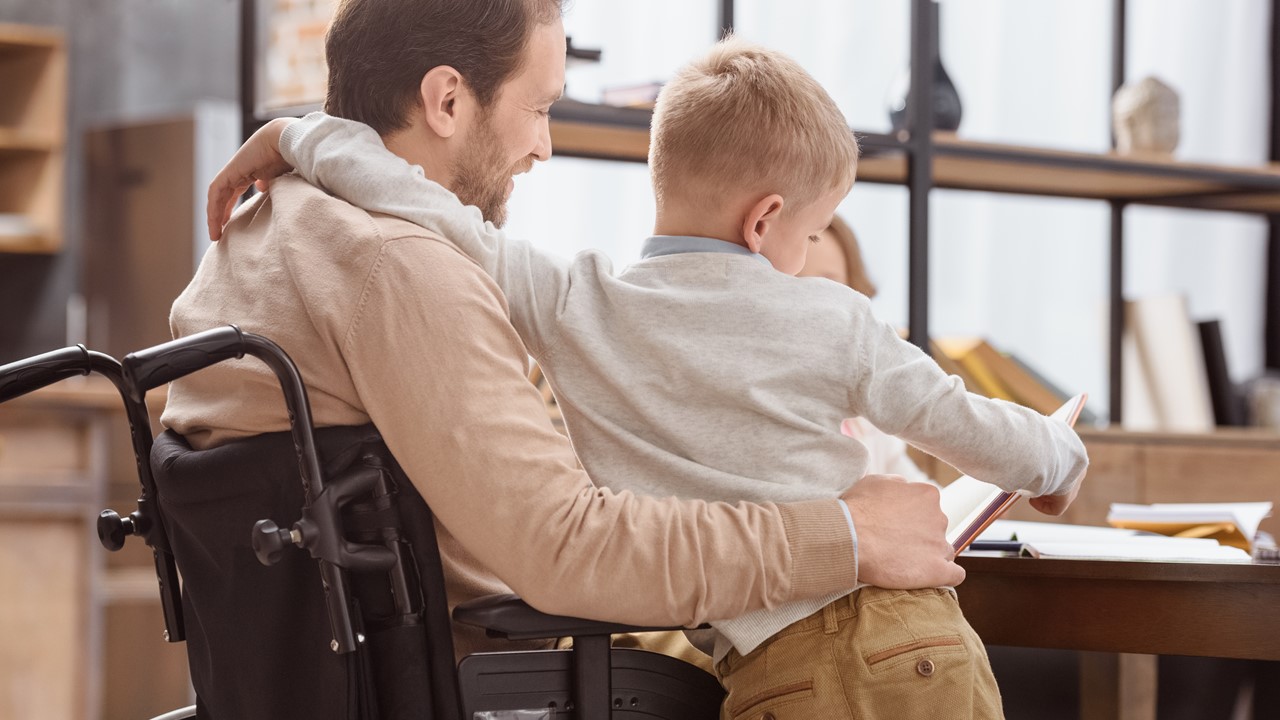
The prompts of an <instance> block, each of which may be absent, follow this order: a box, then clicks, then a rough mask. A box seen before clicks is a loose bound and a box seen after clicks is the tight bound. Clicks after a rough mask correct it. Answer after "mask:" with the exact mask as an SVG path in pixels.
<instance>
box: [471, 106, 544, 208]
mask: <svg viewBox="0 0 1280 720" xmlns="http://www.w3.org/2000/svg"><path fill="white" fill-rule="evenodd" d="M503 155H504V153H503V149H502V144H501V143H500V142H499V141H498V134H497V133H496V132H494V130H493V125H492V124H491V123H490V122H489V118H487V117H485V118H481V119H480V125H479V127H477V128H476V132H475V135H474V136H473V137H472V138H471V140H470V142H468V143H467V149H466V150H465V151H464V153H463V155H462V157H460V158H458V159H457V160H456V161H455V162H454V165H453V193H454V194H455V195H457V196H458V199H459V200H461V201H462V202H463V204H465V205H475V206H476V207H478V208H480V212H481V214H482V215H484V219H485V220H488V221H489V222H491V223H493V224H494V225H495V226H497V227H502V226H503V225H504V224H506V222H507V200H508V193H507V187H508V182H509V181H510V180H511V177H512V176H513V175H516V174H517V173H519V172H523V171H524V170H528V168H527V167H524V168H521V167H520V166H519V165H517V166H510V165H507V161H506V159H505V158H504V157H503ZM525 162H528V161H527V160H526V161H525ZM530 164H532V163H530Z"/></svg>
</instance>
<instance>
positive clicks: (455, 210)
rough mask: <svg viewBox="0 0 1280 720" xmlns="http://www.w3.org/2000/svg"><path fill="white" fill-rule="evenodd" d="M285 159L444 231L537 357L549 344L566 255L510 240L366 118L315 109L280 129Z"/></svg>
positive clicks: (343, 191)
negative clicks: (503, 303)
mask: <svg viewBox="0 0 1280 720" xmlns="http://www.w3.org/2000/svg"><path fill="white" fill-rule="evenodd" d="M280 152H281V154H282V155H283V156H284V159H285V161H286V162H288V163H290V164H291V165H293V166H294V167H295V168H296V169H297V171H298V173H299V174H301V175H302V176H303V177H304V178H306V180H307V181H308V182H310V183H312V184H313V185H317V186H319V187H322V188H324V189H325V190H327V191H329V192H331V193H334V194H336V195H337V196H338V197H341V198H342V199H344V200H346V201H347V202H349V203H351V204H352V205H355V206H357V207H359V208H363V209H364V210H368V211H370V212H377V213H383V214H386V215H394V216H395V217H399V218H402V219H404V220H408V221H409V222H411V223H414V224H415V225H419V226H421V227H423V228H425V229H427V230H429V231H431V232H433V233H436V234H438V235H440V236H441V237H444V238H446V239H448V240H449V241H450V242H452V243H454V244H455V245H457V246H458V247H459V248H460V249H461V250H462V251H463V252H464V253H466V254H467V255H469V256H470V257H471V258H472V259H473V260H475V261H476V263H478V264H479V265H480V267H481V268H482V269H484V271H485V273H486V274H488V275H489V277H491V278H493V279H494V281H496V282H497V283H498V287H499V288H501V289H502V292H503V294H504V295H505V296H506V298H507V301H508V303H509V307H510V317H511V323H512V324H513V325H514V326H515V328H516V331H517V332H518V333H519V334H520V337H521V339H523V340H524V342H525V345H526V346H527V347H528V349H529V352H530V354H532V355H533V356H534V357H540V356H541V355H542V354H543V351H544V349H546V348H549V347H551V346H552V345H554V339H553V337H552V333H553V331H554V330H555V328H556V327H557V326H558V325H557V323H556V322H555V317H556V316H557V314H558V310H559V308H560V307H561V305H562V303H563V302H564V299H565V297H566V296H567V294H568V291H569V279H570V275H569V262H568V261H567V260H565V259H563V258H560V257H558V256H556V255H553V254H551V253H547V252H543V251H541V250H539V249H538V248H536V247H534V246H533V244H532V243H529V242H528V241H524V240H514V239H510V238H508V237H506V235H505V233H503V232H502V231H501V230H499V229H498V228H497V227H495V226H494V225H493V223H490V222H487V221H486V220H485V219H484V217H483V216H482V215H481V213H480V210H479V208H476V207H474V206H469V205H463V204H462V202H461V201H460V200H459V199H458V197H457V196H456V195H454V194H453V193H452V192H450V191H449V190H447V189H445V188H444V187H443V186H441V185H440V184H439V183H436V182H433V181H432V180H429V179H427V177H426V175H425V174H424V173H423V170H422V167H421V166H418V165H410V164H409V163H408V161H406V160H404V159H403V158H401V157H400V156H398V155H395V154H394V153H392V152H391V151H389V150H387V148H386V146H384V145H383V143H382V138H381V137H379V136H378V134H377V133H376V132H374V130H373V129H372V128H370V127H369V126H368V125H365V124H363V123H359V122H355V121H352V120H345V119H342V118H336V117H332V116H329V115H326V114H324V113H321V112H314V113H311V114H309V115H307V116H306V117H305V118H303V119H301V120H299V121H298V122H295V123H293V124H291V125H290V126H289V127H288V128H286V129H285V131H284V134H283V135H281V137H280Z"/></svg>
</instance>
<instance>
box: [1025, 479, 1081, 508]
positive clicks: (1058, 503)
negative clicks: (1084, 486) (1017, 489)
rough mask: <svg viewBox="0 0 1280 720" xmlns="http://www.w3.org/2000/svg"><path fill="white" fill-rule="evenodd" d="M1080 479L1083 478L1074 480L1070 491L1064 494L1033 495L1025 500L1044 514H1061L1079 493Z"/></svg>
mask: <svg viewBox="0 0 1280 720" xmlns="http://www.w3.org/2000/svg"><path fill="white" fill-rule="evenodd" d="M1082 481H1083V478H1081V480H1078V481H1076V483H1075V484H1074V485H1072V486H1071V491H1070V492H1068V493H1066V494H1064V495H1041V496H1040V497H1033V498H1031V499H1030V500H1028V501H1027V502H1029V503H1031V507H1033V508H1035V509H1036V510H1039V511H1040V512H1042V513H1044V514H1045V515H1061V514H1062V513H1064V512H1066V511H1067V508H1068V507H1070V506H1071V503H1072V502H1073V501H1074V500H1075V499H1076V495H1079V494H1080V483H1081V482H1082Z"/></svg>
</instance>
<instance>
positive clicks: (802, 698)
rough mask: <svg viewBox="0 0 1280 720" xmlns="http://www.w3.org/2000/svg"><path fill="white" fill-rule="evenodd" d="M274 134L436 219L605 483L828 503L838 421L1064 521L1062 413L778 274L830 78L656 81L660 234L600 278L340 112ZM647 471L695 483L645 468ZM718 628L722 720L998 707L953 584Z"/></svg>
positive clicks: (1073, 458)
mask: <svg viewBox="0 0 1280 720" xmlns="http://www.w3.org/2000/svg"><path fill="white" fill-rule="evenodd" d="M277 127H278V126H277ZM270 136H271V133H266V134H265V135H264V137H266V138H268V139H267V140H266V142H271V141H272V139H271V137H270ZM259 142H261V141H259ZM251 144H252V143H251ZM279 145H280V150H281V152H282V153H283V156H284V159H285V160H286V161H288V162H290V163H292V164H294V165H295V166H297V168H298V170H299V172H300V173H301V174H303V175H304V176H305V177H306V178H307V179H308V180H310V181H311V182H313V183H315V184H317V185H319V186H321V187H325V188H327V189H329V190H330V191H331V192H336V193H337V194H338V195H340V196H341V197H343V198H345V199H346V200H348V201H349V202H352V203H353V204H355V205H358V206H360V207H362V208H365V209H367V210H370V211H374V212H382V213H387V214H391V215H396V216H399V217H402V218H405V219H407V220H410V221H412V222H415V223H417V224H420V225H422V226H424V227H426V228H427V229H428V230H431V231H434V232H438V233H440V234H441V235H442V236H443V237H445V238H448V239H449V240H450V241H451V242H453V243H454V244H456V245H457V246H458V247H459V248H460V249H461V250H462V251H463V252H465V253H466V254H468V255H470V256H471V257H472V258H473V259H474V260H475V261H476V262H477V263H479V264H480V266H481V267H483V268H484V269H485V271H486V272H487V273H488V274H489V275H490V276H491V277H493V279H494V280H495V281H496V282H497V283H498V285H499V286H500V287H501V288H502V290H503V292H504V294H505V295H506V296H507V298H508V301H509V304H510V311H511V320H512V323H513V325H514V326H515V327H516V329H517V331H518V332H519V333H520V336H521V338H522V339H523V340H524V342H525V344H526V345H527V347H528V350H529V353H530V354H531V355H532V356H533V357H534V358H535V359H536V360H537V361H538V362H539V364H540V365H541V366H542V367H543V369H544V371H545V372H546V375H547V377H548V379H549V380H550V382H551V385H552V387H553V388H554V389H555V391H556V395H557V397H558V399H559V402H560V406H561V409H562V411H563V413H564V418H565V423H566V426H567V427H568V430H569V435H570V438H571V439H572V440H573V444H574V446H575V448H576V450H577V452H578V454H579V456H580V458H581V460H582V463H583V465H584V467H585V468H586V469H587V471H588V473H589V474H591V475H592V476H593V477H602V478H610V479H611V485H612V486H613V487H615V488H617V489H631V490H633V491H636V492H644V493H648V494H656V495H673V494H674V495H681V496H691V497H699V498H704V499H707V500H727V501H736V500H742V499H750V500H764V501H781V500H792V499H812V498H819V497H834V496H835V495H836V494H838V493H839V492H840V491H841V490H842V489H843V487H844V486H845V485H846V481H845V480H844V478H846V477H848V476H849V473H850V472H851V471H852V472H853V473H854V475H853V476H854V477H858V476H860V475H861V474H862V472H861V471H862V470H863V469H865V467H866V460H867V454H866V450H865V448H864V447H863V446H862V445H861V444H859V443H857V442H855V441H852V440H850V439H848V438H845V437H843V436H842V435H841V434H840V424H841V421H842V420H843V419H844V418H847V417H854V416H861V417H865V418H867V419H868V420H869V421H870V422H872V423H873V424H874V425H876V426H877V427H879V428H880V429H882V430H884V431H885V432H887V433H890V434H893V435H897V436H900V437H902V438H904V439H906V440H908V441H909V442H911V443H912V444H914V445H916V446H917V447H920V448H921V449H923V450H925V451H927V452H930V453H932V454H934V455H936V456H938V457H940V458H942V459H943V460H946V461H947V462H949V463H951V464H952V465H954V466H956V467H957V468H959V469H960V470H962V471H963V472H965V473H968V474H970V475H974V476H976V477H980V478H982V479H984V480H987V481H989V482H992V483H995V484H996V485H999V486H1001V487H1003V488H1005V489H1009V490H1018V489H1021V490H1027V491H1029V492H1030V493H1031V494H1032V495H1035V496H1038V497H1036V498H1034V499H1033V500H1032V504H1033V505H1034V506H1036V507H1037V508H1038V509H1040V510H1041V511H1044V512H1050V513H1055V514H1057V513H1061V512H1062V511H1063V510H1064V509H1065V508H1066V505H1067V504H1068V503H1069V502H1070V500H1071V498H1072V497H1074V493H1075V490H1076V487H1077V484H1078V482H1079V480H1080V478H1081V477H1082V476H1083V474H1084V470H1085V467H1086V465H1087V459H1086V456H1085V452H1084V447H1083V445H1082V444H1081V443H1080V440H1079V438H1077V437H1076V435H1075V433H1074V432H1073V431H1072V430H1071V429H1070V428H1069V427H1067V426H1066V424H1064V423H1062V422H1060V421H1056V420H1051V419H1048V418H1045V417H1043V416H1041V415H1039V414H1037V413H1034V412H1032V411H1030V410H1027V409H1025V408H1020V407H1017V406H1014V405H1012V404H1008V403H1002V402H1000V401H993V400H988V399H985V398H981V397H978V396H975V395H970V394H968V393H966V392H965V390H964V388H963V385H962V384H961V382H960V381H959V379H958V378H954V377H948V376H946V375H945V374H944V373H942V371H941V370H940V369H939V368H938V367H937V365H936V364H934V363H933V361H932V360H930V359H929V358H928V357H927V356H926V355H924V354H923V353H921V352H920V351H919V350H918V349H917V348H916V347H914V346H912V345H910V344H908V343H906V342H904V341H902V340H901V339H900V338H899V337H898V335H897V333H896V332H895V331H894V329H893V328H892V327H890V326H888V325H886V324H884V323H880V322H878V321H876V320H875V318H874V317H873V316H872V314H871V311H870V306H869V302H868V300H867V298H866V297H865V296H862V295H860V294H858V293H857V292H855V291H853V290H850V289H849V288H847V287H843V286H840V285H837V284H835V283H832V282H829V281H825V280H821V279H801V278H796V277H793V276H794V274H795V273H796V272H797V271H799V270H800V268H801V266H802V265H803V263H804V259H805V255H806V252H807V249H808V246H809V244H810V242H811V240H812V237H813V236H815V235H817V234H818V233H819V232H820V231H821V230H822V229H823V228H825V227H827V225H828V224H829V223H830V221H831V217H832V215H833V213H834V212H835V208H836V206H837V205H838V204H839V202H840V201H841V199H842V198H844V196H845V195H846V194H847V193H848V192H849V189H850V188H851V186H852V184H853V180H854V172H855V168H856V163H857V156H858V148H857V144H856V142H855V141H854V139H853V136H852V134H851V133H850V132H849V130H848V128H847V126H846V125H845V121H844V118H843V116H842V115H841V113H840V111H839V110H838V109H837V108H836V106H835V104H834V102H832V100H831V98H830V97H829V96H828V95H827V94H826V92H825V91H823V90H822V88H821V87H820V86H819V85H818V84H817V83H816V82H815V81H814V80H813V79H812V78H811V77H810V76H809V75H808V74H807V73H805V72H804V71H803V70H802V69H801V68H800V67H799V66H798V65H796V64H795V63H794V62H793V61H791V60H790V59H788V58H786V57H784V56H782V55H780V54H778V53H774V52H770V51H767V50H764V49H761V48H758V47H754V46H751V45H748V44H746V43H744V42H742V41H739V40H736V39H729V40H726V41H724V42H722V43H720V44H718V45H717V46H716V47H715V48H714V49H713V50H712V51H711V53H710V54H709V55H708V56H706V57H705V58H703V59H701V60H698V61H695V62H694V63H692V64H690V65H689V66H687V67H686V68H684V69H683V70H681V71H680V72H679V73H678V74H677V76H676V77H675V78H674V79H673V80H672V81H671V82H670V83H669V84H668V85H667V86H666V87H665V88H664V89H663V91H662V94H661V95H660V97H659V99H658V104H657V108H656V109H655V112H654V117H653V129H652V134H651V145H650V157H649V160H650V167H651V169H652V173H653V183H654V191H655V194H656V197H657V220H656V227H655V235H654V237H651V238H649V239H648V240H647V241H646V242H645V246H644V251H643V259H642V260H640V261H639V262H637V263H635V264H634V265H632V266H630V267H629V268H627V269H626V270H625V271H623V272H622V273H620V274H619V275H617V276H615V275H613V273H612V269H611V267H610V264H609V261H608V260H607V259H606V258H605V257H604V256H603V255H601V254H599V253H595V252H590V251H589V252H585V253H581V254H579V255H578V256H577V257H576V258H574V259H573V260H572V261H564V260H561V259H559V258H556V257H553V256H550V255H548V254H545V253H541V252H539V251H538V250H537V249H536V248H534V247H533V246H531V245H530V244H528V243H524V242H517V241H511V240H508V239H506V238H505V237H504V236H503V235H502V233H501V232H500V231H498V230H497V229H496V228H495V227H494V226H493V225H492V224H487V223H484V222H483V219H482V217H481V216H480V213H479V212H478V211H477V210H476V209H475V208H464V207H463V206H462V205H461V204H460V203H458V202H457V200H456V198H455V197H454V196H453V195H452V194H451V193H449V192H448V191H446V190H445V189H444V188H442V187H440V186H439V185H436V184H434V183H431V182H429V181H428V180H426V179H425V178H424V177H423V174H422V171H421V169H420V168H418V167H413V166H410V165H409V164H408V163H406V162H405V161H404V160H402V159H400V158H398V157H396V156H394V155H392V154H390V153H388V152H387V151H386V150H385V149H384V148H383V147H382V144H381V141H380V139H379V137H378V135H377V134H376V133H374V132H373V131H372V130H370V129H369V128H367V127H364V126H362V125H359V124H357V123H351V122H348V121H343V120H339V119H336V118H329V117H325V116H322V115H317V116H314V117H309V118H307V119H305V120H303V121H301V122H298V123H296V124H293V125H291V126H289V127H288V128H287V129H286V130H284V132H283V134H282V136H281V137H280V138H279ZM254 152H257V153H259V154H260V156H261V154H262V153H263V152H264V150H263V148H261V147H258V148H256V150H253V151H251V152H249V153H247V155H246V156H252V155H253V153H254ZM241 154H246V153H245V151H244V150H242V151H241ZM238 157H239V155H238ZM235 162H236V160H233V161H232V163H235ZM258 169H261V168H254V170H258ZM224 172H225V171H224ZM245 175H246V176H248V175H250V173H245ZM779 271H780V272H779ZM406 301H408V302H412V299H411V298H410V299H406ZM352 302H358V299H357V298H353V299H352ZM661 477H686V478H687V477H698V478H700V482H698V483H697V484H695V485H683V484H682V485H679V486H675V485H674V484H663V483H657V484H655V483H653V482H652V480H650V479H651V478H661ZM742 477H747V478H755V480H753V481H752V482H750V483H746V484H744V483H743V482H742V481H741V479H740V478H742ZM730 478H733V480H732V481H730ZM885 522H892V518H887V519H885ZM851 524H852V523H851ZM855 530H856V528H855ZM713 626H714V627H715V629H716V639H715V648H714V652H715V658H716V661H717V662H716V671H717V675H718V676H719V677H720V679H721V682H722V683H723V684H724V686H725V688H726V690H727V691H728V696H727V698H726V701H725V704H724V707H723V710H722V716H723V717H724V718H746V717H752V718H760V717H774V718H779V719H781V718H787V717H797V718H837V717H858V718H874V717H924V716H937V714H938V713H942V714H945V716H946V717H983V718H986V717H1001V715H1002V713H1001V706H1000V697H999V691H998V689H997V688H996V686H995V681H994V678H993V677H992V675H991V670H990V666H989V664H988V662H987V660H986V653H985V651H984V649H983V647H982V644H981V641H980V640H979V639H978V638H977V636H976V634H975V633H974V632H973V630H972V629H971V628H970V627H969V626H968V624H967V623H966V622H965V620H964V618H963V616H962V615H961V613H960V611H959V606H958V604H957V602H956V600H955V597H954V593H953V591H950V590H947V589H930V590H912V591H900V590H885V589H881V588H875V587H861V588H860V589H859V590H857V591H855V592H854V593H853V594H851V595H845V596H834V597H827V598H823V599H820V600H817V601H808V602H796V603H790V604H786V605H783V606H781V607H778V608H774V609H771V610H768V611H761V612H756V613H751V614H748V615H746V616H744V617H739V618H734V619H728V620H725V621H723V622H718V623H713Z"/></svg>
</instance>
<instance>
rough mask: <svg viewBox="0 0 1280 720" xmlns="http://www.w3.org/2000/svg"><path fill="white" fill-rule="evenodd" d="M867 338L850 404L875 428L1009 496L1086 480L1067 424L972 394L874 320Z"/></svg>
mask: <svg viewBox="0 0 1280 720" xmlns="http://www.w3.org/2000/svg"><path fill="white" fill-rule="evenodd" d="M860 335H861V337H860V340H859V344H860V348H859V351H860V354H861V357H860V359H859V363H858V365H859V366H860V367H858V368H857V369H856V370H855V375H854V376H855V381H854V382H853V383H852V385H851V388H852V389H851V391H850V394H849V402H850V406H851V409H852V410H854V411H855V412H856V413H857V414H860V415H863V416H864V417H866V418H867V419H868V420H870V421H871V423H872V424H874V425H875V426H876V427H878V428H880V429H881V430H883V431H884V432H886V433H889V434H891V435H896V436H898V437H901V438H902V439H904V440H906V441H907V442H909V443H911V444H912V445H914V446H916V447H918V448H920V449H921V450H924V451H925V452H927V453H929V454H931V455H933V456H935V457H938V458H940V459H941V460H943V461H945V462H947V463H950V464H951V465H953V466H955V467H956V468H957V469H959V470H960V471H961V472H963V473H965V474H967V475H972V476H973V477H975V478H978V479H979V480H983V481H986V482H989V483H991V484H993V485H996V486H999V487H1000V488H1002V489H1004V490H1009V491H1016V490H1025V491H1027V492H1029V493H1030V494H1031V495H1033V496H1046V495H1050V496H1057V495H1070V494H1071V493H1072V492H1073V491H1074V489H1075V488H1076V485H1077V484H1078V483H1079V481H1080V479H1081V478H1083V477H1084V472H1085V469H1086V468H1087V467H1088V465H1089V458H1088V455H1087V454H1086V452H1085V448H1084V443H1082V442H1081V441H1080V438H1079V436H1077V435H1076V433H1075V431H1074V430H1072V429H1071V427H1070V426H1068V425H1067V424H1066V423H1064V422H1062V421H1061V420H1057V419H1053V418H1049V417H1046V416H1044V415H1041V414H1040V413H1038V412H1035V411H1034V410H1031V409H1029V408H1025V407H1022V406H1020V405H1015V404H1013V403H1010V402H1005V401H1003V400H992V399H989V398H985V397H982V396H980V395H975V394H973V393H970V392H967V391H966V390H965V387H964V383H963V382H961V380H960V379H959V378H957V377H953V376H948V375H947V374H946V373H944V372H943V371H942V369H941V368H939V367H938V365H937V363H935V362H934V361H933V359H932V358H930V357H929V356H928V355H926V354H925V353H924V352H923V351H921V350H920V348H918V347H916V346H915V345H912V344H910V343H908V342H906V341H904V340H902V339H901V338H900V337H899V336H898V333H897V332H896V331H895V330H894V329H893V328H892V327H890V326H889V325H887V324H885V323H881V322H879V321H876V320H874V319H871V318H870V317H869V316H868V325H867V329H866V331H865V332H863V333H861V334H860ZM1037 507H1038V508H1039V506H1037ZM1062 509H1065V507H1063V508H1062ZM1057 512H1061V509H1059V510H1057Z"/></svg>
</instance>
